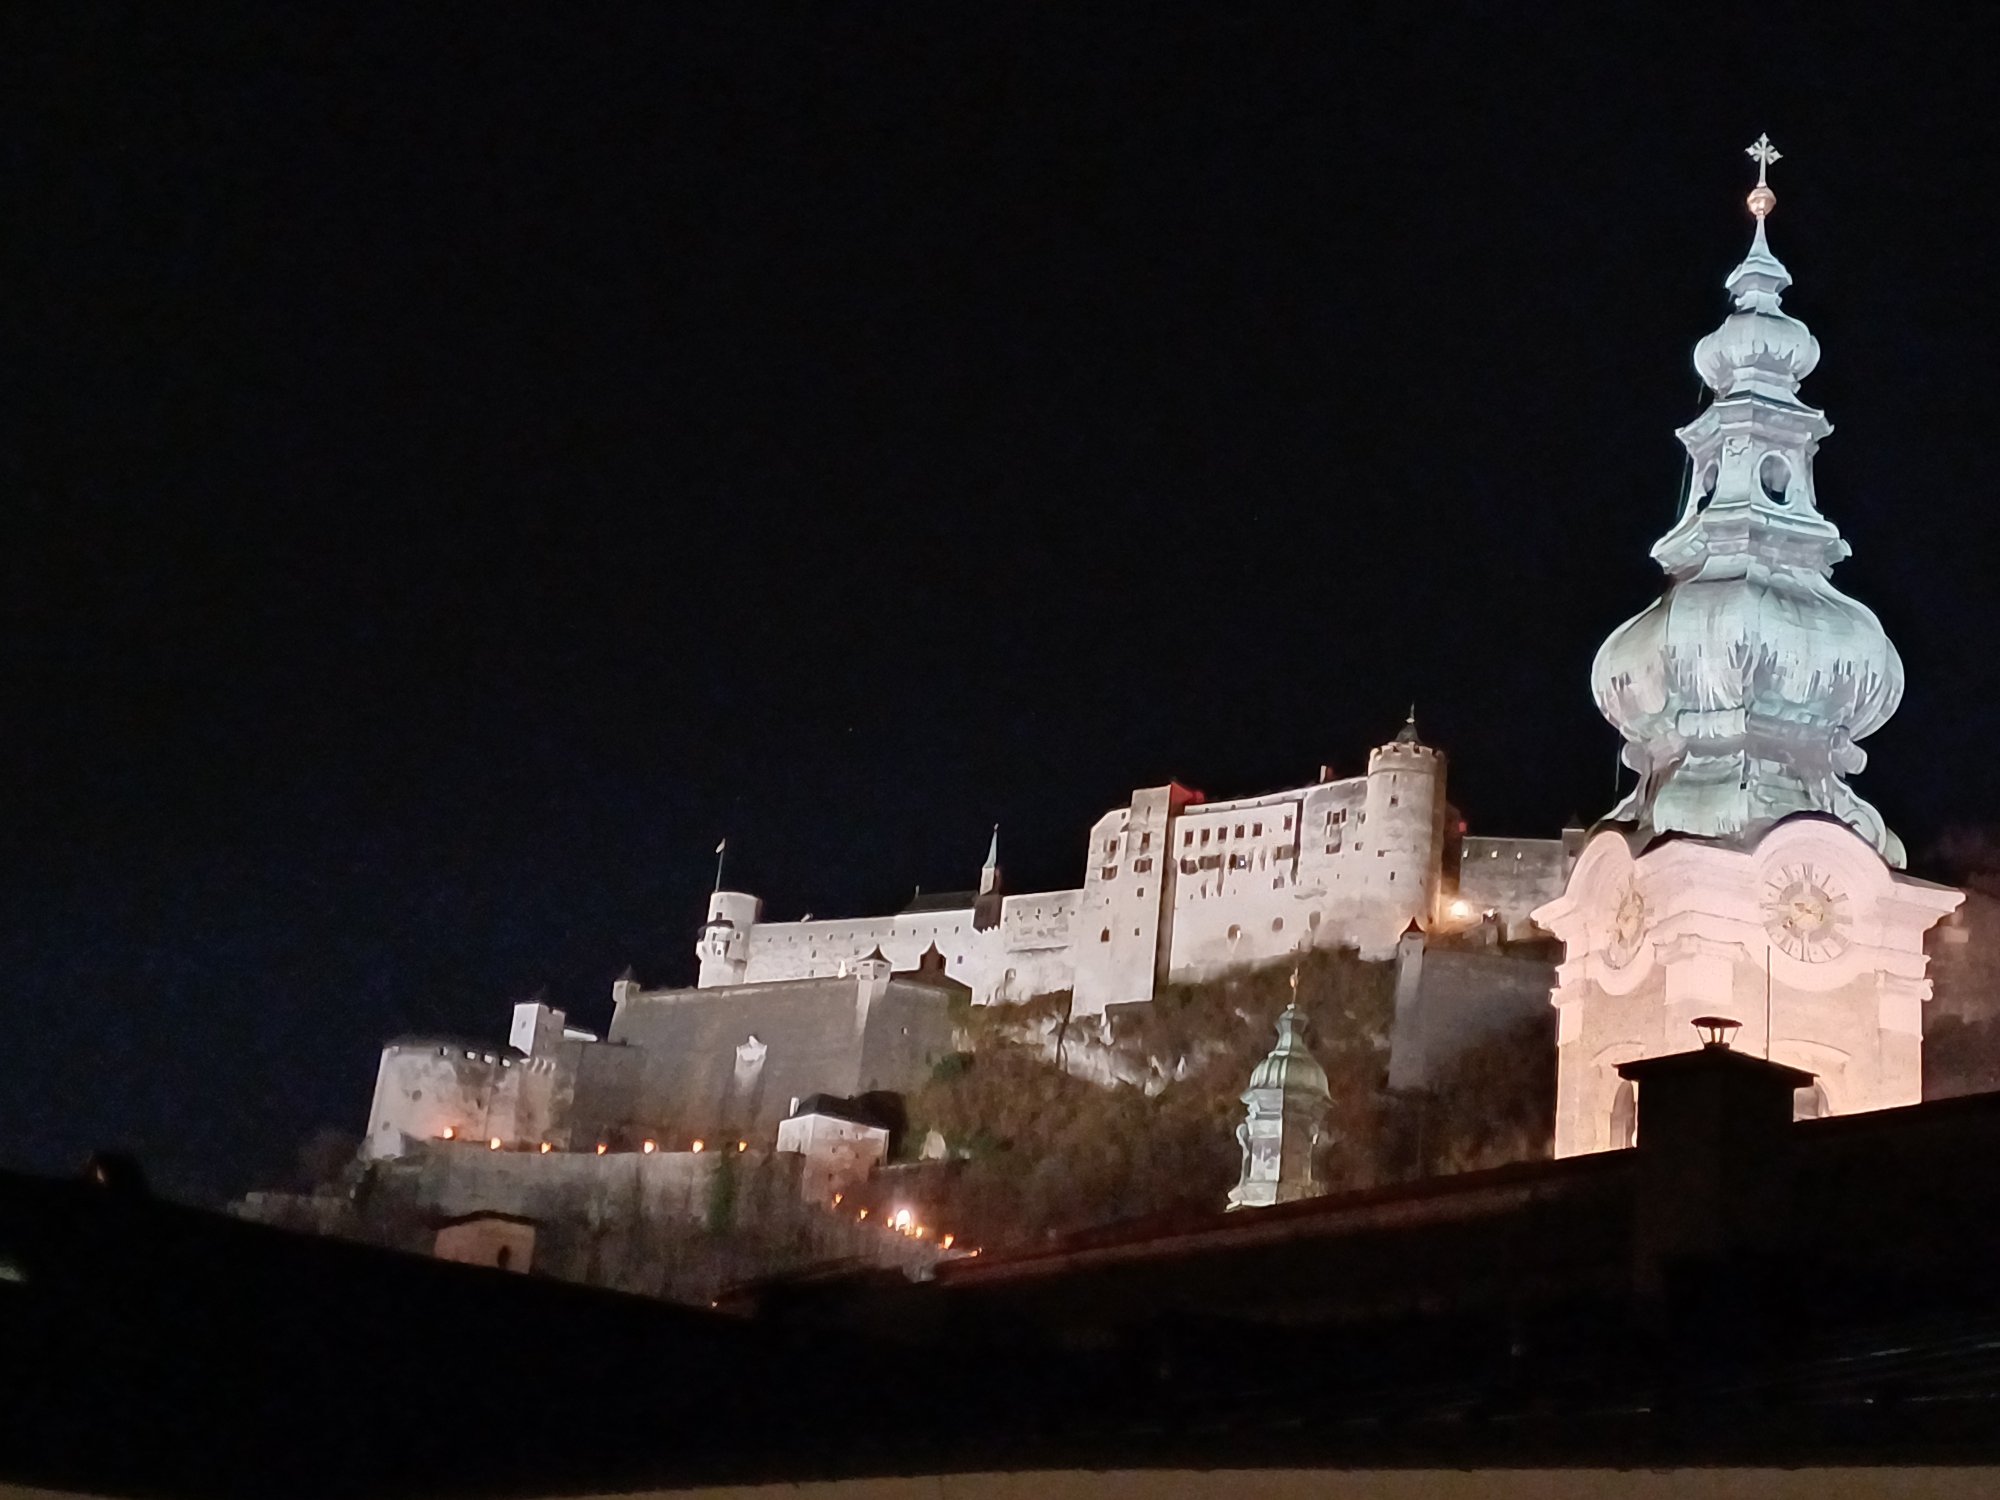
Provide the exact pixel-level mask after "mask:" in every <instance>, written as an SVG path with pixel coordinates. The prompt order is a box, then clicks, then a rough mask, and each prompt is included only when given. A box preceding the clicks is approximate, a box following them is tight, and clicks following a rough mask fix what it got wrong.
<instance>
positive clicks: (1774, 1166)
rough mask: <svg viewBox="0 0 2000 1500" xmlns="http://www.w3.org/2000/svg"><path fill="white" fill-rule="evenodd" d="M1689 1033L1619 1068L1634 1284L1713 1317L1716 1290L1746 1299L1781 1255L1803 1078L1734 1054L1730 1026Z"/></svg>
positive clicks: (1722, 1023)
mask: <svg viewBox="0 0 2000 1500" xmlns="http://www.w3.org/2000/svg"><path fill="white" fill-rule="evenodd" d="M1693 1024H1694V1026H1695V1028H1696V1030H1697V1031H1699V1032H1700V1033H1701V1036H1702V1045H1701V1046H1700V1047H1698V1048H1696V1049H1695V1050H1693V1051H1691V1052H1676V1053H1672V1054H1671V1055H1669V1056H1666V1057H1649V1058H1644V1059H1642V1060H1640V1061H1637V1062H1628V1063H1620V1064H1619V1065H1618V1074H1619V1076H1620V1077H1621V1078H1624V1079H1625V1080H1626V1081H1627V1082H1628V1083H1630V1084H1632V1085H1633V1087H1634V1089H1635V1090H1636V1093H1637V1104H1638V1144H1637V1149H1636V1150H1635V1151H1634V1152H1633V1155H1634V1157H1635V1158H1636V1161H1635V1166H1636V1169H1637V1182H1636V1183H1635V1185H1634V1201H1633V1213H1634V1223H1633V1234H1632V1250H1633V1262H1634V1263H1633V1273H1634V1277H1635V1281H1636V1285H1637V1287H1638V1290H1639V1291H1640V1292H1641V1293H1642V1294H1643V1295H1646V1296H1648V1297H1660V1298H1664V1299H1665V1300H1666V1301H1667V1302H1668V1303H1669V1304H1672V1305H1675V1306H1682V1305H1700V1306H1703V1307H1705V1308H1706V1310H1707V1311H1708V1312H1709V1313H1710V1314H1711V1315H1713V1314H1715V1313H1716V1311H1717V1309H1718V1307H1719V1305H1720V1303H1719V1301H1718V1298H1719V1295H1720V1294H1719V1292H1718V1289H1719V1288H1724V1287H1727V1288H1733V1289H1734V1292H1733V1293H1732V1295H1735V1294H1741V1295H1743V1296H1750V1295H1752V1293H1753V1289H1754V1288H1755V1286H1756V1285H1757V1283H1758V1281H1759V1280H1760V1277H1759V1275H1758V1274H1756V1273H1757V1272H1758V1271H1759V1269H1760V1268H1768V1267H1769V1266H1770V1265H1771V1263H1772V1260H1773V1258H1774V1257H1776V1256H1777V1254H1778V1253H1779V1252H1780V1251H1781V1250H1782V1248H1783V1243H1784V1239H1785V1234H1786V1230H1787V1228H1788V1224H1789V1218H1790V1209H1791V1197H1792V1193H1791V1183H1792V1172H1791V1165H1792V1162H1791V1154H1792V1100H1793V1095H1794V1093H1795V1092H1796V1091H1797V1090H1799V1089H1802V1088H1810V1087H1812V1083H1813V1075H1812V1074H1810V1073H1806V1072H1802V1071H1800V1070H1799V1069H1797V1068H1788V1067H1785V1066H1784V1065H1783V1064H1782V1063H1774V1062H1767V1061H1765V1060H1764V1059H1763V1058H1761V1057H1752V1056H1750V1055H1749V1054H1748V1053H1746V1052H1738V1051H1736V1050H1735V1049H1734V1048H1732V1047H1731V1046H1730V1045H1729V1036H1730V1034H1731V1033H1733V1032H1734V1031H1735V1029H1736V1027H1737V1024H1738V1023H1737V1022H1735V1021H1733V1020H1730V1019H1728V1018H1727V1017H1722V1016H1703V1017H1700V1018H1699V1019H1697V1020H1696V1021H1695V1022H1694V1023H1693ZM1697 1288H1699V1290H1698V1291H1697V1290H1696V1289H1697ZM1684 1294H1685V1296H1684ZM1724 1300H1726V1299H1724Z"/></svg>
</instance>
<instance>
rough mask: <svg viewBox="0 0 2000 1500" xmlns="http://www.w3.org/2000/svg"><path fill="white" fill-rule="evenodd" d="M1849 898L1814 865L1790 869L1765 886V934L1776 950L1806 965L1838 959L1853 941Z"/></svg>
mask: <svg viewBox="0 0 2000 1500" xmlns="http://www.w3.org/2000/svg"><path fill="white" fill-rule="evenodd" d="M1851 925H1852V919H1851V918H1850V916H1849V914H1848V910H1847V897H1846V896H1845V895H1844V894H1842V893H1841V891H1840V889H1839V887H1837V886H1836V885H1835V884H1834V883H1833V881H1832V880H1831V879H1830V878H1829V877H1828V876H1827V875H1826V874H1825V873H1824V872H1823V871H1821V870H1820V869H1819V868H1817V867H1816V866H1814V865H1812V864H1810V863H1800V864H1795V865H1786V866H1785V867H1784V868H1783V869H1782V870H1779V871H1778V872H1777V873H1776V874H1774V875H1772V876H1771V877H1770V878H1769V879H1767V880H1766V882H1765V885H1764V930H1765V931H1766V932H1768V933H1770V935H1771V942H1772V944H1773V945H1774V946H1776V947H1778V948H1780V949H1782V950H1783V951H1784V952H1786V953H1789V954H1790V955H1791V956H1792V957H1793V958H1796V959H1799V960H1801V961H1803V962H1805V963H1809V964H1816V963H1823V962H1825V961H1826V960H1827V959H1830V958H1838V957H1840V955H1841V954H1843V953H1845V952H1846V951H1847V945H1848V943H1849V942H1851V941H1852V938H1851V936H1850V932H1849V929H1850V927H1851Z"/></svg>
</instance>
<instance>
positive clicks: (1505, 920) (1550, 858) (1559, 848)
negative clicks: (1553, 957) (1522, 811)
mask: <svg viewBox="0 0 2000 1500" xmlns="http://www.w3.org/2000/svg"><path fill="white" fill-rule="evenodd" d="M1580 846H1581V830H1577V831H1576V836H1574V837H1565V838H1559V839H1487V838H1467V839H1466V840H1465V842H1464V845H1463V846H1462V848H1461V849H1460V852H1459V865H1458V892H1457V894H1458V897H1459V899H1460V900H1463V901H1466V902H1468V903H1470V904H1471V906H1472V907H1473V908H1474V909H1475V910H1476V911H1481V912H1485V911H1492V912H1497V913H1498V914H1499V918H1500V930H1501V932H1502V933H1503V934H1504V935H1505V936H1507V937H1509V938H1525V937H1531V936H1533V935H1535V934H1536V933H1537V932H1538V931H1539V929H1538V928H1537V927H1536V926H1535V924H1534V921H1533V920H1532V918H1531V917H1530V915H1529V914H1530V913H1531V912H1533V911H1534V909H1535V908H1536V907H1538V906H1546V905H1547V904H1548V903H1549V902H1551V901H1553V900H1555V899H1556V898H1557V897H1558V896H1560V895H1561V894H1562V893H1563V887H1564V886H1565V885H1567V884H1568V882H1569V872H1570V867H1571V866H1572V865H1574V864H1575V863H1576V856H1577V854H1578V852H1579V851H1580Z"/></svg>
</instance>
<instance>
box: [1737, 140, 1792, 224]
mask: <svg viewBox="0 0 2000 1500" xmlns="http://www.w3.org/2000/svg"><path fill="white" fill-rule="evenodd" d="M1743 154H1744V155H1745V156H1747V157H1749V158H1750V160H1752V161H1754V162H1755V163H1757V185H1756V186H1755V187H1753V188H1752V189H1750V212H1751V213H1752V214H1754V215H1755V216H1756V219H1757V222H1758V223H1759V224H1762V223H1763V222H1764V216H1765V215H1766V214H1768V213H1769V212H1770V211H1771V210H1772V209H1774V208H1776V207H1777V206H1778V195H1777V194H1776V193H1774V192H1772V191H1771V185H1770V183H1768V182H1767V181H1765V176H1766V174H1767V173H1768V172H1769V171H1770V170H1771V163H1772V162H1774V161H1781V160H1783V157H1784V153H1782V152H1781V151H1779V150H1778V148H1777V147H1776V146H1774V145H1772V144H1771V137H1770V136H1769V135H1763V134H1760V135H1759V136H1758V137H1757V139H1756V140H1755V141H1753V142H1751V144H1749V145H1748V146H1745V147H1744V148H1743Z"/></svg>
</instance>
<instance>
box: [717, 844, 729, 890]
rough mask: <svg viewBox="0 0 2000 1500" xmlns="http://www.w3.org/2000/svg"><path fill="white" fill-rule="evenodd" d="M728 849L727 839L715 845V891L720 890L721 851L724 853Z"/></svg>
mask: <svg viewBox="0 0 2000 1500" xmlns="http://www.w3.org/2000/svg"><path fill="white" fill-rule="evenodd" d="M728 847H729V840H728V839H724V840H723V841H722V842H721V843H719V844H717V845H716V846H715V888H716V889H717V890H718V891H719V890H721V889H722V856H723V851H724V850H726V849H727V848H728Z"/></svg>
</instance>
